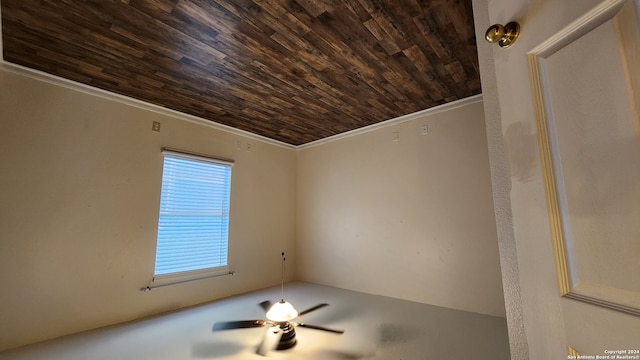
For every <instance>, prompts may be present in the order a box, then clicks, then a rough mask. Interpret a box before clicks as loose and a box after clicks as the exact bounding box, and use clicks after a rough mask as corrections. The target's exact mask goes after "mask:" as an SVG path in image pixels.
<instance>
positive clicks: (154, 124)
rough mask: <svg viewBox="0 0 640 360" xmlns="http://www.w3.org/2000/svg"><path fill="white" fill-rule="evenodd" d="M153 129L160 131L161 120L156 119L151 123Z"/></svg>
mask: <svg viewBox="0 0 640 360" xmlns="http://www.w3.org/2000/svg"><path fill="white" fill-rule="evenodd" d="M151 131H155V132H160V121H154V122H153V124H152V125H151Z"/></svg>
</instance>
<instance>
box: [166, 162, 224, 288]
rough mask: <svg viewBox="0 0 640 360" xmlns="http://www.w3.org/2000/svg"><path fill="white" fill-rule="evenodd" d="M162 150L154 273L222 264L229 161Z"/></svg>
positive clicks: (217, 266)
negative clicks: (162, 162)
mask: <svg viewBox="0 0 640 360" xmlns="http://www.w3.org/2000/svg"><path fill="white" fill-rule="evenodd" d="M163 155H164V165H163V170H162V192H161V196H160V214H159V219H158V238H157V247H156V264H155V271H154V274H155V275H166V274H176V273H183V272H188V271H192V270H203V269H216V268H220V267H226V266H227V253H228V235H229V202H230V201H229V200H230V194H231V165H232V164H231V163H228V162H223V161H217V160H214V159H209V158H204V157H198V156H193V155H185V154H180V153H174V152H169V151H164V152H163Z"/></svg>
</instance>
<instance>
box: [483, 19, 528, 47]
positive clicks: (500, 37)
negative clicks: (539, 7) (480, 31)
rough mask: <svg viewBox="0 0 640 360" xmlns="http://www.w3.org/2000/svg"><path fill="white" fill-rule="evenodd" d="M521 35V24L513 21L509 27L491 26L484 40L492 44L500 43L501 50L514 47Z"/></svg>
mask: <svg viewBox="0 0 640 360" xmlns="http://www.w3.org/2000/svg"><path fill="white" fill-rule="evenodd" d="M519 35H520V24H518V23H517V22H515V21H511V22H510V23H508V24H507V25H504V26H502V25H501V24H494V25H491V26H490V27H489V28H488V29H487V32H485V33H484V38H485V39H486V40H487V41H488V42H490V43H495V42H497V43H498V46H500V47H501V48H508V47H509V46H511V45H513V43H514V42H516V40H517V39H518V36H519Z"/></svg>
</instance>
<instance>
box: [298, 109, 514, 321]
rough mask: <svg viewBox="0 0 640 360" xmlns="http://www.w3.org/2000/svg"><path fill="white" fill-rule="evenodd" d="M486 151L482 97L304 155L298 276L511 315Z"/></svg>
mask: <svg viewBox="0 0 640 360" xmlns="http://www.w3.org/2000/svg"><path fill="white" fill-rule="evenodd" d="M423 125H427V126H428V130H429V133H428V134H427V135H421V129H422V126H423ZM394 132H398V133H399V141H393V133H394ZM486 146H487V144H486V138H485V132H484V117H483V107H482V103H481V102H479V101H477V102H475V103H472V104H470V105H466V106H464V107H460V108H456V109H452V110H448V111H445V112H439V113H434V114H431V115H425V116H423V117H420V118H417V119H414V120H411V121H407V122H404V123H400V124H397V125H394V126H390V127H384V128H381V129H378V130H375V131H370V132H365V133H362V134H358V135H355V136H352V137H346V138H342V139H339V140H335V141H331V142H327V143H324V144H319V145H316V146H311V147H308V148H303V149H301V150H299V152H298V175H297V178H298V180H297V189H298V191H297V216H298V219H297V221H296V223H297V230H296V241H297V243H296V256H297V258H298V259H297V260H298V261H297V265H298V267H297V273H296V274H297V278H298V279H301V280H305V281H312V282H316V283H320V284H326V285H332V286H336V287H342V288H347V289H351V290H357V291H362V292H366V293H372V294H380V295H386V296H391V297H396V298H402V299H407V300H413V301H417V302H422V303H428V304H435V305H440V306H446V307H451V308H456V309H462V310H468V311H474V312H479V313H484V314H491V315H497V316H504V303H503V299H502V285H501V277H500V264H499V258H498V252H497V240H496V229H495V219H494V217H493V203H492V198H491V183H490V174H489V167H488V155H487V150H486Z"/></svg>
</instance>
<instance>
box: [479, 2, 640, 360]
mask: <svg viewBox="0 0 640 360" xmlns="http://www.w3.org/2000/svg"><path fill="white" fill-rule="evenodd" d="M474 12H475V22H476V32H477V33H478V48H479V49H478V52H479V59H480V70H481V74H482V87H483V94H484V100H485V113H486V117H487V119H486V122H487V136H488V139H489V153H490V157H491V167H492V181H493V189H494V203H495V206H496V215H497V222H498V228H499V230H498V233H499V237H500V239H499V243H500V252H501V254H500V256H501V265H502V270H503V278H504V280H503V282H504V288H505V302H506V308H507V316H508V323H509V329H510V342H511V350H512V356H513V358H514V359H526V358H531V359H566V358H568V357H569V358H571V356H572V355H573V356H575V355H576V353H575V352H573V351H574V350H571V349H575V351H577V354H579V355H581V356H593V358H596V356H602V358H606V356H610V358H612V359H613V358H616V357H615V356H617V355H626V356H630V357H628V358H631V359H640V335H639V334H640V118H639V115H638V112H639V110H640V41H639V39H640V35H639V34H640V28H639V25H638V18H640V0H606V1H597V0H564V1H562V0H555V1H553V0H531V1H524V0H477V1H474ZM513 20H515V21H518V22H519V23H520V25H521V35H520V37H519V38H518V39H517V41H516V42H515V43H514V44H513V45H512V46H511V47H509V48H506V49H503V48H500V47H499V46H498V45H497V44H488V43H486V42H484V39H483V36H484V30H486V29H487V28H488V27H489V26H490V25H492V24H495V23H500V24H505V23H507V22H509V21H513ZM583 358H588V357H583Z"/></svg>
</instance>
